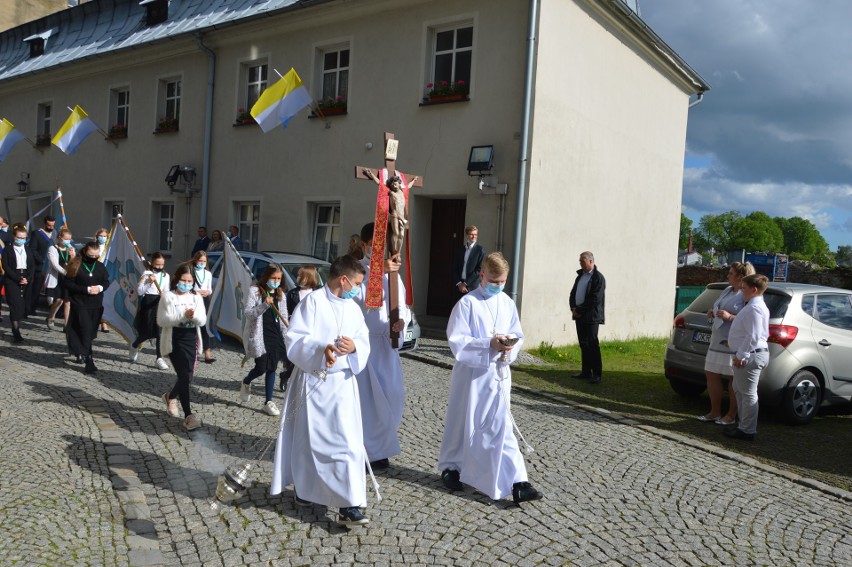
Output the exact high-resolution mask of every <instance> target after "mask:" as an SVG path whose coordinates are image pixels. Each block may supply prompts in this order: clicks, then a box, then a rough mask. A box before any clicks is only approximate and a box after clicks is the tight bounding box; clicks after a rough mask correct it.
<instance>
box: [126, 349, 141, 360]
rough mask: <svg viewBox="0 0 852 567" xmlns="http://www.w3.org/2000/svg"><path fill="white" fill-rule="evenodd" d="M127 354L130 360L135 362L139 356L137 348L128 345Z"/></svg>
mask: <svg viewBox="0 0 852 567" xmlns="http://www.w3.org/2000/svg"><path fill="white" fill-rule="evenodd" d="M127 354H128V355H129V356H130V362H136V359H137V358H139V349H138V348H136V347H135V346H133V345H130V346H129V347H127Z"/></svg>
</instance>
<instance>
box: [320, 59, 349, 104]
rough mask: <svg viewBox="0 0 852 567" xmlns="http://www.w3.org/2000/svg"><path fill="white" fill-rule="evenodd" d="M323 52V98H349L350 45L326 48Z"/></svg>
mask: <svg viewBox="0 0 852 567" xmlns="http://www.w3.org/2000/svg"><path fill="white" fill-rule="evenodd" d="M321 54H322V100H323V101H324V102H325V103H328V101H329V99H331V101H333V102H335V103H337V102H343V103H345V102H346V101H347V100H349V46H348V45H346V46H337V47H334V48H328V49H324V50H322V52H321Z"/></svg>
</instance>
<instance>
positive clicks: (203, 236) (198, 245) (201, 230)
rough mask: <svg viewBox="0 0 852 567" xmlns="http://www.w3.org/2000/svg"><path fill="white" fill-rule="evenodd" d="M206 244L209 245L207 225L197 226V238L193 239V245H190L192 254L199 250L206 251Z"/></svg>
mask: <svg viewBox="0 0 852 567" xmlns="http://www.w3.org/2000/svg"><path fill="white" fill-rule="evenodd" d="M208 246H210V237H209V236H207V227H206V226H199V227H198V240H196V241H195V246H193V247H192V255H193V256H195V253H196V252H198V251H199V250H204V251H206V250H207V247H208Z"/></svg>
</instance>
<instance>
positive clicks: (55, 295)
mask: <svg viewBox="0 0 852 567" xmlns="http://www.w3.org/2000/svg"><path fill="white" fill-rule="evenodd" d="M74 255H75V254H74V247H73V246H71V231H70V230H68V229H67V228H60V229H59V232H58V233H57V235H56V244H54V245H53V246H51V247H50V248H48V249H47V266H48V269H47V277H46V278H45V279H44V286H45V287H46V288H47V297H48V298H50V300H51V301H52V303H51V304H50V314H49V315H48V316H47V328H48V329H52V328H53V323H54V319H55V318H56V313H57V312H59V308H60V307H63V311H62V318H63V320H64V321H65V323H64V325H63V326H67V325H68V314H69V313H70V312H71V301H70V300H69V297H70V296H69V295H68V290H67V289H65V286H63V285H62V278H64V277H65V266H67V265H68V263H69V262H71V260H73V259H74Z"/></svg>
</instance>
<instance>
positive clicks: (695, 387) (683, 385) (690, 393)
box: [669, 378, 707, 398]
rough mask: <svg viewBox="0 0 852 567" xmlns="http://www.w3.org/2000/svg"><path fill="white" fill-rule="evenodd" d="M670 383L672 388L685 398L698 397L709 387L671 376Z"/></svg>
mask: <svg viewBox="0 0 852 567" xmlns="http://www.w3.org/2000/svg"><path fill="white" fill-rule="evenodd" d="M669 384H671V386H672V390H674V391H675V392H677V393H678V394H679V395H681V396H683V397H685V398H695V397H698V396H700V395H701V394H702V393H703V392H704V390H706V389H707V386H705V385H702V384H696V383H694V382H686V381H685V380H676V379H674V378H669Z"/></svg>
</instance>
